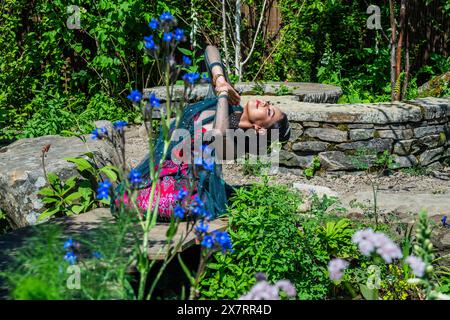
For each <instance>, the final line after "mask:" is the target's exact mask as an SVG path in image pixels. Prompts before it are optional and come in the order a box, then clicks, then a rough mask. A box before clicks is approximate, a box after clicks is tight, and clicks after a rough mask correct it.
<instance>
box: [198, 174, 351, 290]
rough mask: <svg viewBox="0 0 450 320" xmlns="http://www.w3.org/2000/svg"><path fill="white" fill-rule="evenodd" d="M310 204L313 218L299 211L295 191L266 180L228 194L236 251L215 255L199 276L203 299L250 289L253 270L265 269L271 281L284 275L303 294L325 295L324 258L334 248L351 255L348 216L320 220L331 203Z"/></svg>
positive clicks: (299, 201)
mask: <svg viewBox="0 0 450 320" xmlns="http://www.w3.org/2000/svg"><path fill="white" fill-rule="evenodd" d="M316 199H317V200H316V201H315V202H314V204H313V210H312V213H313V214H312V216H313V218H307V217H301V216H300V215H299V214H298V213H297V208H298V206H299V204H300V203H301V199H300V198H299V195H298V194H296V193H294V192H292V191H290V190H288V189H287V188H286V187H284V186H280V185H272V186H269V185H268V180H265V181H264V182H263V183H261V184H255V185H253V186H251V187H250V188H249V189H240V190H237V192H236V195H235V196H234V197H233V198H232V199H230V202H231V205H230V208H229V212H230V229H231V230H230V236H231V238H232V240H233V244H234V250H235V251H234V253H232V254H230V255H227V256H220V255H215V256H214V260H215V261H213V262H211V263H209V264H208V269H207V273H206V276H205V278H204V279H203V281H202V283H201V285H202V295H203V297H204V298H207V299H211V298H213V299H223V298H226V299H235V298H237V297H239V296H240V295H242V294H243V293H245V292H247V291H249V290H250V288H251V286H252V285H253V284H254V274H255V273H257V272H264V273H265V274H266V275H267V278H268V281H269V282H275V281H277V280H278V279H288V280H290V281H291V282H292V283H293V284H294V285H295V287H296V289H297V292H298V297H299V298H301V299H317V298H324V297H326V295H327V293H328V286H329V280H328V277H327V271H326V264H327V262H328V260H329V259H330V256H332V255H334V254H342V255H353V253H354V246H353V245H352V244H351V241H350V238H351V234H352V232H351V231H350V230H351V227H350V225H349V222H348V221H347V220H345V219H344V220H335V221H327V223H322V221H323V219H321V218H318V216H319V215H321V214H323V215H325V214H324V210H326V209H327V207H328V206H329V205H331V204H332V203H333V200H331V199H330V198H324V199H319V198H316Z"/></svg>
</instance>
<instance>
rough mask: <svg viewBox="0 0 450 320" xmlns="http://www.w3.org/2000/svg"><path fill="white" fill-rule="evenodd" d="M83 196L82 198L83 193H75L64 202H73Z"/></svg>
mask: <svg viewBox="0 0 450 320" xmlns="http://www.w3.org/2000/svg"><path fill="white" fill-rule="evenodd" d="M81 196H82V193H81V192H74V193H72V194H70V195H69V196H68V197H67V198H65V199H64V200H65V201H66V202H73V201H74V200H77V199H79V198H81Z"/></svg>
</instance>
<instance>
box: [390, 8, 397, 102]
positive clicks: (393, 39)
mask: <svg viewBox="0 0 450 320" xmlns="http://www.w3.org/2000/svg"><path fill="white" fill-rule="evenodd" d="M389 11H390V22H391V100H392V101H395V83H396V81H397V78H396V56H395V43H396V39H397V35H396V34H397V25H396V21H395V16H394V15H395V12H394V3H393V0H389Z"/></svg>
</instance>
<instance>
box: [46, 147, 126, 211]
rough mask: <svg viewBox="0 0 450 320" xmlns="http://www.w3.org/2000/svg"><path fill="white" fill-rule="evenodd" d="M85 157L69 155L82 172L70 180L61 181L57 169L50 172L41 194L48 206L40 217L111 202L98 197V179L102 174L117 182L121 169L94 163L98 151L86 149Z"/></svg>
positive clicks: (86, 209) (89, 208) (90, 208)
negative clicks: (46, 185)
mask: <svg viewBox="0 0 450 320" xmlns="http://www.w3.org/2000/svg"><path fill="white" fill-rule="evenodd" d="M85 156H86V157H87V158H88V159H89V160H88V159H85V158H84V157H76V158H66V159H65V160H67V161H68V162H71V163H74V164H75V166H76V168H77V171H78V173H79V175H80V176H72V177H70V178H68V179H67V180H66V181H61V180H60V179H59V177H58V176H57V175H56V174H55V173H52V172H50V173H48V175H47V179H48V184H49V186H48V187H43V188H41V189H40V190H39V192H38V194H39V195H41V196H42V203H44V204H45V205H46V210H45V211H44V212H42V213H41V215H40V216H39V220H43V219H47V218H50V217H52V216H64V215H66V216H71V215H75V214H80V213H84V212H87V211H89V210H92V209H94V208H96V207H98V206H99V205H100V204H101V203H103V204H106V205H108V204H109V202H108V201H106V200H104V199H102V200H97V199H96V193H95V190H96V189H97V188H98V183H97V181H98V180H99V179H100V177H101V174H103V175H105V176H107V177H108V178H109V179H110V180H111V181H113V182H115V181H116V180H117V178H118V171H117V169H116V168H114V167H113V166H109V165H108V166H104V167H101V168H98V167H97V165H96V164H95V163H94V161H93V159H94V155H93V154H92V153H86V154H85Z"/></svg>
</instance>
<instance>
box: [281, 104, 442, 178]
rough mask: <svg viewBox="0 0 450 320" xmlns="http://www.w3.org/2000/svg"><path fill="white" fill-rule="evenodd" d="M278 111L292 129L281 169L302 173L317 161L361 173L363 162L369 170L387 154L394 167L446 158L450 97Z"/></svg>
mask: <svg viewBox="0 0 450 320" xmlns="http://www.w3.org/2000/svg"><path fill="white" fill-rule="evenodd" d="M281 107H282V109H283V111H285V112H286V113H287V114H288V117H289V120H290V123H291V128H292V135H291V139H290V141H289V143H288V144H287V145H285V147H284V150H282V151H281V153H280V164H281V165H282V166H286V167H289V168H305V167H308V166H310V165H311V163H312V161H313V157H314V156H318V157H319V159H320V162H321V167H322V169H324V170H327V171H341V170H342V171H356V170H361V169H362V168H364V167H363V166H361V162H362V163H365V164H366V165H369V166H370V165H373V164H374V163H375V161H376V160H377V154H379V153H380V152H381V153H382V152H384V151H386V150H387V151H388V152H389V154H392V156H393V159H394V161H395V164H394V165H395V166H396V167H397V168H406V167H413V166H417V165H420V166H428V165H430V164H433V163H436V162H438V161H441V160H443V159H445V158H448V157H450V123H449V117H450V99H448V98H422V99H417V100H413V101H407V102H405V103H401V102H394V103H377V104H351V105H331V104H301V103H300V104H297V105H295V104H292V103H291V104H290V105H289V106H288V105H286V106H283V105H281ZM364 150H365V152H361V151H364ZM367 151H368V152H367ZM356 159H358V160H356Z"/></svg>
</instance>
